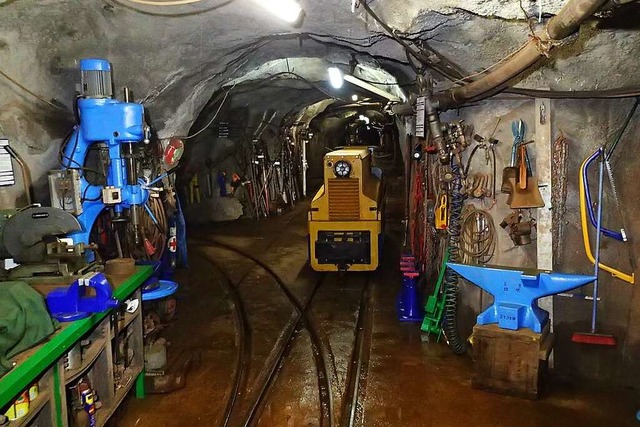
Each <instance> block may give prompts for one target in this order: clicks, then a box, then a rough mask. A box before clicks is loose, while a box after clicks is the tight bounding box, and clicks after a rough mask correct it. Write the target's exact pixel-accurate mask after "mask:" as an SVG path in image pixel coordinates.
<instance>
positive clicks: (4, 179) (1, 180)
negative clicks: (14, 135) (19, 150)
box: [0, 137, 16, 187]
mask: <svg viewBox="0 0 640 427" xmlns="http://www.w3.org/2000/svg"><path fill="white" fill-rule="evenodd" d="M8 146H9V140H8V139H7V138H2V137H0V187H5V186H8V185H14V184H15V183H16V178H15V176H14V173H13V163H12V162H11V155H10V154H9V151H8V150H7V149H6V148H5V147H8Z"/></svg>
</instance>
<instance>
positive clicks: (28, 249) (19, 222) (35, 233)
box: [0, 205, 93, 282]
mask: <svg viewBox="0 0 640 427" xmlns="http://www.w3.org/2000/svg"><path fill="white" fill-rule="evenodd" d="M81 229H82V227H81V225H80V223H79V222H78V219H77V218H76V217H75V216H73V215H72V214H71V213H69V212H65V211H64V210H62V209H58V208H53V207H40V206H37V205H36V206H29V207H27V208H24V209H21V210H5V211H0V259H13V261H14V262H15V263H17V264H19V265H18V266H16V267H14V268H11V269H10V270H8V271H4V273H3V274H4V275H5V278H6V279H7V280H18V279H19V280H26V281H43V280H45V279H46V281H47V282H55V281H61V282H66V281H68V279H69V278H72V277H74V276H75V275H78V274H82V273H84V272H86V271H87V270H88V269H89V268H90V267H91V264H87V262H86V260H85V252H86V251H87V250H90V249H93V246H92V245H87V244H85V243H83V242H78V243H75V244H74V243H73V242H72V241H71V240H70V239H67V238H65V237H64V236H66V235H68V234H71V233H75V232H78V231H80V230H81Z"/></svg>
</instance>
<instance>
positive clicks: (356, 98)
mask: <svg viewBox="0 0 640 427" xmlns="http://www.w3.org/2000/svg"><path fill="white" fill-rule="evenodd" d="M351 100H352V101H353V102H355V101H357V100H358V95H356V94H355V93H354V94H353V95H351Z"/></svg>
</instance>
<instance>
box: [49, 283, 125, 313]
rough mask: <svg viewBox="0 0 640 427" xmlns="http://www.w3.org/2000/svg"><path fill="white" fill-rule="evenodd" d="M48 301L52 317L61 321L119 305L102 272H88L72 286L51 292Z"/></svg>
mask: <svg viewBox="0 0 640 427" xmlns="http://www.w3.org/2000/svg"><path fill="white" fill-rule="evenodd" d="M89 288H91V289H89ZM46 301H47V308H48V309H49V313H50V314H51V317H53V318H55V319H56V320H58V321H60V322H71V321H73V320H78V319H83V318H85V317H89V316H90V315H91V314H93V313H101V312H103V311H106V310H109V309H111V308H114V307H117V306H118V300H117V299H115V298H113V296H112V293H111V285H110V284H109V282H108V281H107V278H106V277H105V276H104V274H102V273H87V274H85V275H84V276H82V277H80V278H79V279H78V280H76V281H75V282H73V283H72V284H71V286H69V287H67V288H61V289H56V290H54V291H51V292H49V294H48V295H47V298H46Z"/></svg>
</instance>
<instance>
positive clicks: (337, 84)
mask: <svg viewBox="0 0 640 427" xmlns="http://www.w3.org/2000/svg"><path fill="white" fill-rule="evenodd" d="M329 83H331V87H333V88H334V89H340V88H341V87H342V85H343V84H344V77H343V76H342V71H340V69H339V68H337V67H331V68H329Z"/></svg>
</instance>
